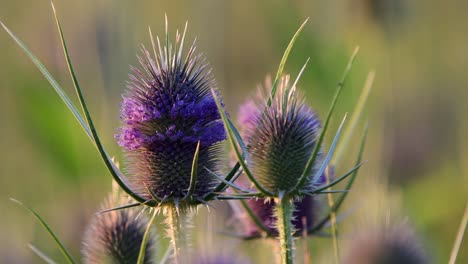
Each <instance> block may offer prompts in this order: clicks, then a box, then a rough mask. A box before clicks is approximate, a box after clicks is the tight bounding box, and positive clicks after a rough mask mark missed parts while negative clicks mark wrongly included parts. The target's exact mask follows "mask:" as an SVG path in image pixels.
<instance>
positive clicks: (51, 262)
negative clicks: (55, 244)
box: [29, 244, 56, 264]
mask: <svg viewBox="0 0 468 264" xmlns="http://www.w3.org/2000/svg"><path fill="white" fill-rule="evenodd" d="M29 248H30V249H31V251H32V252H34V254H36V255H37V256H38V257H39V258H41V259H42V260H43V261H44V262H45V263H47V264H56V262H55V261H54V260H52V259H51V258H50V257H49V256H47V255H46V254H45V253H43V252H42V251H40V250H39V249H38V248H37V247H35V246H33V245H31V244H29Z"/></svg>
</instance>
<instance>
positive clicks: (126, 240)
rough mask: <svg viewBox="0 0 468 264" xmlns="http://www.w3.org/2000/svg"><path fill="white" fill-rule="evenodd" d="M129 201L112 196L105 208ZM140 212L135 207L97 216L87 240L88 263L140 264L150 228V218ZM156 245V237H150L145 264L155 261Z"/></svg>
mask: <svg viewBox="0 0 468 264" xmlns="http://www.w3.org/2000/svg"><path fill="white" fill-rule="evenodd" d="M126 200H127V199H122V198H117V199H116V198H115V195H111V196H109V198H108V199H107V200H106V201H105V202H104V203H103V205H102V206H101V208H102V209H103V210H106V209H109V208H113V207H115V206H120V205H122V204H124V203H125V202H126ZM139 213H140V211H139V210H137V209H133V208H132V209H121V210H115V211H110V212H103V213H97V214H95V215H94V216H93V218H92V219H91V221H90V224H89V225H88V227H87V230H86V232H85V235H84V239H83V249H82V252H83V259H84V263H87V264H102V263H109V264H110V263H112V264H113V263H136V262H137V259H138V255H139V251H140V247H141V243H142V240H143V236H144V233H145V230H146V227H147V225H148V218H147V216H146V215H145V214H139ZM155 244H156V241H155V235H154V234H150V238H149V240H148V242H147V244H146V254H145V260H144V263H152V260H153V259H154V258H155V255H156V254H155V251H154V247H155Z"/></svg>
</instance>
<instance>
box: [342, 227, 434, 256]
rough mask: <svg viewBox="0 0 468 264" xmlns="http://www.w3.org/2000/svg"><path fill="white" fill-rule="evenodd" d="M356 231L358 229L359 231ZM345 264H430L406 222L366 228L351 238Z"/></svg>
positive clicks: (346, 251) (346, 249) (347, 247)
mask: <svg viewBox="0 0 468 264" xmlns="http://www.w3.org/2000/svg"><path fill="white" fill-rule="evenodd" d="M358 231H359V230H358ZM343 263H345V264H358V263H359V264H377V263H378V264H391V263H411V264H427V263H431V262H430V258H429V257H428V255H427V253H426V252H425V250H424V248H423V246H422V244H421V242H420V241H419V240H418V238H417V237H416V235H415V233H414V231H413V230H412V229H411V228H410V227H409V226H408V224H406V223H400V224H396V225H393V226H391V225H386V226H378V227H371V228H369V227H366V228H365V229H363V230H360V231H359V232H357V233H356V234H355V235H354V236H351V237H350V241H349V242H348V243H347V246H346V247H345V255H344V258H343Z"/></svg>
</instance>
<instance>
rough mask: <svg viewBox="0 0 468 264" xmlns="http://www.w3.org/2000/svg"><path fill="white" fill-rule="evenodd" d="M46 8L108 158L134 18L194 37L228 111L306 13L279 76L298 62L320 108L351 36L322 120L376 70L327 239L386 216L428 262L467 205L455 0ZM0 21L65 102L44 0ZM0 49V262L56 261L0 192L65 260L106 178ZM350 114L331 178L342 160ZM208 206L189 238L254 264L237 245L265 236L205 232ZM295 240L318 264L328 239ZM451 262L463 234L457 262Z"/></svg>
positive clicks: (2, 0)
mask: <svg viewBox="0 0 468 264" xmlns="http://www.w3.org/2000/svg"><path fill="white" fill-rule="evenodd" d="M55 5H56V8H57V10H58V13H59V16H60V17H61V20H62V26H63V28H64V33H65V36H66V39H67V41H68V45H69V50H70V53H71V57H72V60H73V62H74V65H75V69H76V71H77V74H78V77H79V80H80V81H81V83H82V87H83V88H84V93H85V96H86V98H87V100H88V105H89V107H90V109H91V112H92V115H93V116H94V118H95V123H96V125H97V128H98V132H99V134H100V135H101V138H102V140H103V142H104V144H105V146H106V147H107V148H108V150H109V152H110V153H112V154H113V155H115V156H116V157H117V159H121V157H122V155H121V151H120V150H119V148H118V146H117V145H116V143H115V141H114V139H113V135H114V133H115V132H116V128H117V127H118V126H119V119H118V116H119V101H120V94H121V93H122V92H123V91H124V89H125V81H126V79H127V74H128V73H129V65H137V59H136V56H135V55H136V54H137V53H139V52H140V45H141V43H143V44H145V45H147V46H149V45H150V42H149V36H148V26H151V28H152V30H153V33H154V34H157V35H162V34H164V31H163V30H164V14H165V13H166V14H167V16H168V18H169V28H170V31H171V32H172V33H173V35H174V33H175V30H176V28H179V29H180V28H183V26H184V23H185V21H186V20H188V21H189V34H188V36H189V39H193V38H194V37H197V39H198V40H197V42H198V50H199V51H202V52H203V53H204V55H205V56H206V58H207V60H208V61H209V62H210V64H211V66H212V68H213V72H214V75H215V77H216V79H217V83H218V85H219V88H220V89H221V90H222V95H223V97H224V101H225V102H226V106H227V109H228V110H229V111H230V113H231V115H233V116H235V115H236V112H237V106H238V105H239V103H241V102H242V100H244V99H245V98H246V97H248V96H249V95H251V94H252V91H253V89H254V88H255V87H256V86H257V84H259V83H261V82H263V80H264V78H265V76H266V75H267V74H274V73H275V72H276V69H277V65H278V63H279V61H280V59H281V56H282V53H283V51H284V49H285V47H286V45H287V43H288V42H289V39H290V38H291V36H292V35H293V34H294V32H295V31H296V29H297V28H298V26H299V25H300V24H301V23H302V22H303V21H304V20H305V19H306V18H307V17H310V20H309V23H308V25H307V26H306V28H305V30H304V32H303V33H302V35H301V36H300V38H299V39H298V41H297V44H296V46H295V47H294V49H293V51H292V53H291V56H290V59H289V61H288V63H287V65H286V71H287V72H289V73H291V74H292V75H293V76H295V75H296V74H297V73H298V72H299V70H300V68H301V67H302V65H303V64H304V62H305V61H306V59H307V58H308V57H310V58H311V60H310V63H309V66H308V67H307V69H306V71H305V73H304V75H303V77H302V79H301V81H300V83H299V87H300V89H301V90H303V91H304V93H305V95H306V98H307V102H308V103H310V104H311V105H312V106H313V107H314V108H315V109H316V111H317V112H318V114H319V116H320V117H322V118H324V116H325V115H326V111H327V108H328V105H329V103H330V101H331V98H332V95H333V92H334V89H335V87H336V84H337V82H338V81H339V79H340V77H341V74H342V72H343V69H344V67H345V64H346V62H347V60H348V58H349V56H350V54H351V52H352V50H353V49H354V47H355V46H356V45H359V46H360V53H359V55H358V59H357V61H356V64H355V67H354V68H353V70H352V71H351V76H350V81H349V85H348V86H347V87H346V89H345V92H344V94H343V96H342V97H341V99H340V102H339V107H338V111H337V112H336V115H335V117H334V119H333V126H332V129H336V127H337V123H338V122H339V121H340V119H341V117H342V116H343V114H344V113H345V112H352V109H353V107H354V105H355V103H356V101H357V98H358V96H359V93H360V91H361V89H362V87H363V85H364V82H365V79H366V76H367V74H368V72H369V71H371V70H375V71H376V79H375V84H374V88H373V91H372V94H371V96H370V98H369V103H368V105H367V107H366V111H365V114H364V118H365V119H367V120H368V122H369V138H368V144H367V148H366V153H365V159H366V160H368V163H367V164H366V165H365V167H364V168H363V169H362V170H361V173H360V176H359V178H358V180H357V184H356V186H355V188H354V189H353V191H352V192H351V195H350V199H349V200H348V201H347V202H346V204H345V210H347V209H348V210H349V209H352V210H353V211H352V212H353V214H351V216H350V217H349V219H346V220H345V221H344V224H342V225H340V232H341V233H344V234H346V233H347V232H354V231H359V227H360V226H363V225H364V226H365V225H366V223H368V222H372V221H374V220H373V219H376V218H379V217H381V216H382V215H387V214H391V215H392V217H393V218H395V219H397V220H398V221H399V220H402V221H408V222H410V223H411V224H412V225H413V227H414V228H415V230H416V231H417V233H418V234H419V236H420V238H421V240H422V241H423V242H424V245H425V247H426V248H427V250H428V252H429V253H430V255H431V258H433V259H434V263H445V262H447V261H448V258H449V255H450V250H451V248H452V245H453V241H454V239H455V236H456V232H457V229H458V225H459V223H460V220H461V217H462V215H463V211H464V208H465V204H466V202H467V201H468V188H467V186H468V176H467V175H468V139H467V137H466V136H467V135H468V118H467V114H468V106H467V105H468V104H467V103H466V100H467V99H468V91H467V87H468V86H467V84H468V74H467V69H468V51H467V46H468V32H467V27H466V25H467V24H468V16H466V10H467V9H468V2H466V1H457V0H452V1H436V0H424V1H423V0H419V1H409V0H344V1H336V0H330V1H311V0H307V1H279V0H273V1H271V0H260V1H250V0H237V1H229V2H228V1H215V0H206V1H181V0H177V1H149V0H140V1H111V0H101V1H91V0H82V1H63V0H56V1H55ZM0 20H1V21H3V22H4V23H5V24H6V25H7V26H8V27H9V28H11V29H12V30H13V31H14V32H15V33H16V34H17V35H18V36H19V37H20V38H21V39H22V40H23V41H24V42H25V43H26V44H27V45H28V46H29V47H30V48H31V50H32V51H33V52H35V53H36V55H37V56H38V57H39V58H40V59H41V60H42V61H43V62H44V63H45V65H46V66H47V67H48V69H49V70H50V71H51V72H52V73H53V75H54V76H55V77H56V78H57V80H58V81H59V82H60V83H61V84H62V86H63V87H65V89H66V91H67V92H68V93H69V95H74V94H73V90H72V85H71V82H70V79H69V77H68V72H67V69H66V65H65V60H64V57H63V54H62V50H61V46H60V42H59V39H58V36H57V30H56V26H55V24H54V19H53V14H52V10H51V7H50V5H49V2H48V1H36V0H34V1H33V0H17V1H8V0H0ZM0 47H1V49H0V120H1V123H0V146H1V149H2V151H1V152H0V155H1V156H0V160H1V165H0V212H1V214H2V216H1V217H0V262H1V263H41V261H40V260H39V259H38V258H37V257H36V256H34V255H33V253H32V252H31V251H30V250H29V249H28V246H27V245H28V243H32V244H34V245H36V246H38V247H40V248H41V249H42V250H43V251H44V252H46V253H48V254H50V255H51V256H52V257H53V258H55V259H57V260H60V255H59V253H58V251H57V249H56V248H55V246H54V244H53V242H52V240H51V239H50V238H49V237H48V235H47V234H46V233H45V232H44V230H43V229H42V228H41V227H40V226H39V225H38V224H37V223H36V222H35V221H34V219H33V218H32V217H31V216H30V215H28V213H27V212H26V211H24V210H23V209H21V208H19V207H18V206H17V205H15V204H13V203H12V202H10V201H9V200H8V198H9V197H14V198H16V199H19V200H21V201H23V202H24V203H26V204H28V205H30V206H32V207H34V208H35V209H36V210H37V211H39V212H40V213H41V214H42V215H43V216H44V218H45V219H46V220H47V221H48V223H49V224H50V225H51V226H52V227H53V229H54V230H55V231H56V232H57V234H58V235H59V236H60V237H61V238H62V239H63V241H64V243H65V244H66V245H67V246H68V247H69V248H70V249H71V251H72V253H73V254H74V255H75V256H79V250H80V243H81V242H80V241H81V235H82V233H83V230H84V228H85V225H86V223H87V221H88V219H89V218H90V216H91V215H92V214H93V213H94V212H95V211H96V210H97V209H98V205H99V203H100V202H101V201H102V200H103V199H104V197H105V196H106V194H107V193H108V191H110V188H111V184H110V181H111V177H110V175H109V174H108V173H107V171H106V169H105V167H104V166H103V164H102V162H101V161H100V158H99V156H98V153H97V151H96V150H95V149H94V147H93V146H92V144H91V142H90V141H89V140H88V138H86V136H85V134H84V133H83V130H82V129H81V128H80V127H79V125H78V124H77V122H76V121H75V120H74V118H73V116H72V115H71V114H70V113H69V112H68V110H67V109H66V107H65V106H64V105H63V103H62V102H61V101H60V99H59V98H58V96H57V95H56V94H54V92H53V90H52V89H51V88H50V87H49V84H48V83H47V81H46V80H45V79H44V78H43V77H42V76H41V74H40V73H39V71H38V70H37V69H36V68H35V67H34V65H33V64H32V63H31V62H30V61H29V59H28V58H27V57H26V56H25V55H24V54H23V52H22V51H21V50H20V49H19V48H18V47H17V46H16V44H14V42H13V41H12V39H11V38H10V37H9V36H8V35H7V33H6V32H4V31H3V30H0ZM75 102H76V101H75ZM363 123H364V121H362V122H361V123H360V124H359V126H358V131H357V133H356V134H355V137H354V140H353V142H356V144H354V143H353V144H351V145H350V148H349V150H348V151H347V153H346V155H345V158H344V159H343V162H342V163H341V164H339V165H338V166H337V168H336V169H337V171H338V172H343V171H345V170H346V169H347V168H349V167H350V166H351V165H352V162H353V161H354V158H355V152H356V145H357V141H358V140H359V138H360V132H361V128H362V126H363ZM330 141H331V138H330V137H328V138H327V146H329V144H330ZM217 208H221V209H211V214H210V215H214V216H215V218H208V216H207V214H206V213H205V211H206V210H204V209H203V210H201V212H200V214H199V215H198V218H199V220H200V219H201V220H200V223H201V224H200V226H199V227H197V229H196V230H197V233H199V234H201V235H200V236H198V238H196V240H197V241H198V242H199V243H196V244H201V245H202V246H205V247H208V248H209V247H210V245H216V244H218V245H219V244H220V243H221V242H217V241H224V242H223V243H226V246H227V247H228V248H231V249H232V248H235V247H238V248H239V251H238V252H237V251H236V252H237V253H236V254H237V255H242V256H244V257H245V258H247V259H249V258H250V259H252V260H253V261H256V262H258V263H261V262H262V256H258V255H259V254H257V253H256V252H258V250H256V251H249V250H248V248H249V247H250V248H251V247H252V246H251V245H255V248H262V247H266V245H264V244H262V243H264V242H261V241H252V242H248V244H247V246H246V245H245V244H243V243H241V242H240V241H237V240H233V239H228V238H226V237H223V236H220V235H217V232H218V231H220V230H222V226H223V223H222V222H223V217H222V214H223V212H224V210H223V209H222V208H223V205H218V206H217ZM205 219H208V220H207V221H204V220H205ZM207 223H208V226H207ZM208 238H209V239H208ZM162 240H163V241H164V239H162ZM210 243H211V244H210ZM309 244H310V245H311V248H310V250H311V255H312V256H313V259H315V260H317V261H319V260H321V261H322V262H324V263H326V262H327V256H329V255H330V254H331V252H332V251H331V240H329V239H324V238H311V239H310V243H309ZM264 252H266V253H265V254H264V255H265V256H267V257H268V256H269V255H268V254H271V250H270V251H268V250H265V251H264ZM260 255H261V254H260ZM265 256H263V257H265ZM267 259H268V258H267ZM466 262H468V244H467V242H466V241H465V243H464V244H463V245H462V248H461V251H460V255H459V262H458V263H466Z"/></svg>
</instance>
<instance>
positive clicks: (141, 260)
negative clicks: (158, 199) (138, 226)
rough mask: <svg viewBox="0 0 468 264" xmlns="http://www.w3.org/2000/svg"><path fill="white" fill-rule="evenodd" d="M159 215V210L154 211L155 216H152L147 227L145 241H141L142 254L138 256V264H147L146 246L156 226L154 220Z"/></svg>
mask: <svg viewBox="0 0 468 264" xmlns="http://www.w3.org/2000/svg"><path fill="white" fill-rule="evenodd" d="M157 214H158V210H156V209H153V215H152V216H151V219H150V221H149V222H148V225H147V226H146V230H145V234H144V235H143V239H142V241H141V246H140V252H139V254H138V260H137V264H143V263H145V254H146V244H147V243H148V239H149V236H150V233H151V227H152V226H153V224H154V220H155V219H156V215H157Z"/></svg>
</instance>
